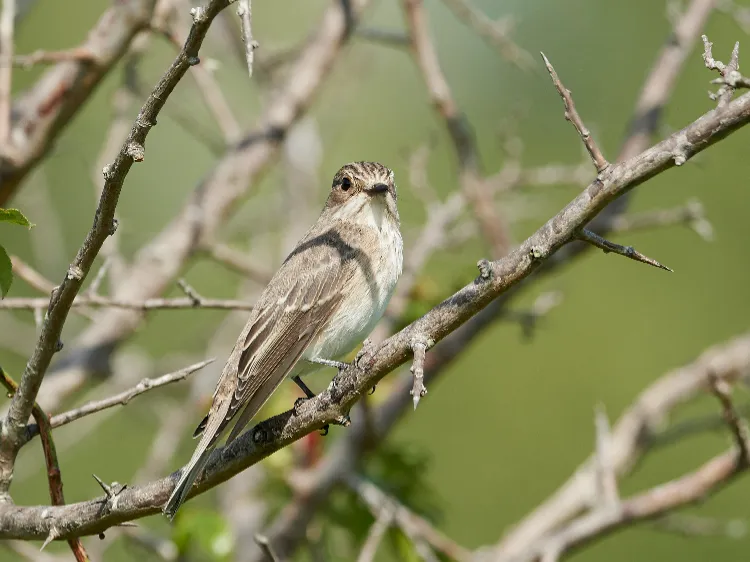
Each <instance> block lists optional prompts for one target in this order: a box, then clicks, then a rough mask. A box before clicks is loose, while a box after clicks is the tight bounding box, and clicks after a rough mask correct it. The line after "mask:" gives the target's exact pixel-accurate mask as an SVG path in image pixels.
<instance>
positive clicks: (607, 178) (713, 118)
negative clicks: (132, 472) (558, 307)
mask: <svg viewBox="0 0 750 562" xmlns="http://www.w3.org/2000/svg"><path fill="white" fill-rule="evenodd" d="M748 122H750V94H745V95H743V96H741V97H739V98H737V99H736V100H734V101H732V102H730V103H729V104H727V105H726V106H724V107H721V108H716V109H714V110H712V111H710V112H708V113H706V114H705V115H703V116H702V117H700V118H699V119H698V120H697V121H695V122H694V123H692V124H690V125H688V126H687V127H685V128H684V129H682V130H681V131H678V132H676V133H675V134H673V135H672V136H670V137H668V138H666V139H665V140H663V141H662V142H660V143H658V144H656V145H654V146H653V147H651V148H649V149H648V150H646V151H644V152H643V153H641V154H639V155H637V156H636V157H634V158H632V159H630V160H627V161H625V162H621V163H618V164H614V165H612V166H610V167H609V168H607V170H606V171H605V172H604V173H602V174H601V175H600V177H599V178H597V179H596V180H595V181H594V182H593V183H592V184H591V185H589V186H588V187H587V188H585V189H584V190H583V191H582V193H581V194H580V195H578V196H577V197H576V198H575V199H574V200H573V201H571V202H570V203H569V204H568V205H567V206H566V207H565V208H564V209H563V210H562V211H560V212H559V213H558V214H557V215H555V216H554V217H552V218H551V219H550V220H549V221H547V223H546V224H544V225H543V226H542V227H541V228H539V230H537V231H536V232H535V233H534V234H532V235H531V236H530V237H529V238H528V239H527V240H526V241H525V242H524V243H522V244H521V245H520V246H519V247H518V248H517V249H516V250H514V251H513V252H511V253H510V254H509V255H508V256H507V257H505V258H502V259H500V260H498V261H495V262H491V263H489V264H488V265H489V267H488V268H487V271H488V275H487V276H486V278H482V277H479V278H477V279H476V280H474V281H472V282H471V283H469V284H468V285H466V286H465V287H463V288H462V289H460V290H459V291H458V292H457V293H455V294H454V295H453V296H451V297H449V298H448V299H446V300H445V301H443V302H442V303H440V304H439V305H438V306H436V307H435V308H434V309H432V310H431V311H429V312H428V313H427V314H425V315H424V316H423V317H422V318H420V319H419V320H417V321H415V322H413V323H412V324H410V325H409V326H407V327H405V328H404V329H402V330H401V331H400V332H398V333H397V334H395V335H393V336H392V337H390V338H389V339H388V340H386V341H385V342H383V344H382V345H381V346H380V347H379V348H378V349H377V350H376V351H375V352H374V353H373V354H372V355H371V357H369V358H368V361H366V362H364V363H366V364H367V368H366V369H362V368H361V367H360V366H359V365H360V364H361V363H363V362H358V363H357V364H356V365H350V366H349V367H347V368H346V369H344V370H342V371H341V372H340V373H339V374H338V375H336V377H335V378H334V379H333V381H332V383H331V384H330V385H329V387H328V388H327V389H326V390H325V391H323V392H322V393H320V394H319V395H317V396H315V397H314V398H311V399H310V400H307V401H305V402H304V403H303V404H301V405H300V406H299V407H298V408H297V411H296V412H294V410H290V411H287V412H284V413H283V414H280V415H278V416H275V417H273V418H271V419H269V420H266V421H264V422H261V423H259V424H257V425H256V426H255V427H254V428H252V429H250V430H249V431H247V432H245V433H244V434H243V435H241V436H240V437H238V438H237V439H236V440H235V441H233V442H232V443H231V444H229V445H228V446H226V447H223V448H218V449H217V450H215V451H214V453H213V454H212V455H211V457H210V459H209V461H208V464H207V466H206V469H205V471H204V473H203V477H202V478H201V479H200V480H198V482H197V484H196V486H195V487H194V488H193V490H192V495H196V494H199V493H202V492H203V491H205V490H207V489H208V488H211V487H214V486H216V485H217V484H219V483H220V482H223V481H225V480H226V479H228V478H230V477H231V476H233V475H235V474H237V473H238V472H240V471H242V470H244V469H245V468H247V467H248V466H250V465H252V464H255V463H256V462H258V461H259V460H261V459H262V458H265V457H266V456H268V455H270V454H271V453H273V452H275V451H277V450H279V449H280V448H282V447H285V446H286V445H288V444H290V443H291V442H293V441H295V440H297V439H299V438H301V437H303V436H304V435H307V434H308V433H310V432H312V431H314V430H316V429H321V428H322V427H323V426H325V425H326V424H329V423H332V422H334V421H335V420H336V419H338V418H339V417H340V416H343V415H345V414H346V413H347V412H348V411H349V410H350V409H351V407H352V406H353V405H354V403H355V402H356V401H357V400H358V399H359V398H360V397H361V396H362V395H363V394H364V393H365V392H367V391H368V390H369V389H371V388H372V387H373V386H375V385H376V384H377V382H378V381H379V380H380V379H382V378H383V377H384V376H385V375H386V374H387V373H389V372H391V371H392V370H393V369H395V368H396V367H398V366H399V365H401V364H403V363H404V362H405V361H406V360H407V359H408V357H409V356H410V350H411V342H412V341H413V339H414V337H416V336H418V335H420V334H424V335H426V336H427V337H429V338H431V339H433V340H434V341H435V342H439V341H440V340H442V339H444V338H445V337H446V336H448V335H449V334H450V333H451V332H453V331H454V330H457V329H458V328H459V327H460V326H461V325H462V324H464V323H465V322H466V321H467V320H469V319H470V318H471V317H472V316H474V315H475V314H477V312H478V311H479V310H480V309H482V308H484V307H486V306H487V305H488V304H489V303H491V302H492V301H493V300H494V299H496V298H497V297H498V296H499V295H501V294H502V293H504V292H506V291H508V290H509V289H511V288H512V287H513V286H515V285H516V284H518V283H519V282H520V281H522V280H523V279H525V278H526V277H527V276H529V275H530V274H531V273H532V272H533V271H534V270H536V269H537V268H538V267H539V266H540V265H541V263H543V262H544V261H545V260H547V259H549V257H550V256H552V255H553V254H554V253H555V252H556V251H557V250H558V249H559V248H561V247H562V246H564V245H565V244H567V243H569V242H571V241H573V240H575V238H576V233H577V232H578V230H580V229H581V228H582V227H583V226H584V225H585V224H587V223H588V222H590V221H591V220H592V219H593V218H594V217H595V216H596V215H597V214H598V213H599V212H600V211H601V210H602V209H603V208H604V207H605V206H606V205H607V204H608V203H610V202H611V201H613V200H615V199H616V198H617V197H619V196H621V195H622V194H624V193H626V192H628V191H629V190H631V189H632V188H634V187H635V186H637V185H640V184H641V183H643V182H645V181H646V180H648V179H650V178H652V177H653V176H655V175H657V174H659V173H663V172H664V171H666V170H668V169H669V168H671V167H673V166H675V161H674V155H675V154H676V153H677V152H678V151H681V152H684V153H687V154H688V155H691V156H692V155H694V154H697V153H699V152H701V151H703V150H705V149H706V148H708V147H709V146H711V145H712V144H713V143H715V142H717V141H719V140H720V139H722V138H725V137H726V136H728V135H729V134H731V133H732V132H734V131H736V130H737V129H739V128H740V127H742V126H743V125H745V124H747V123H748ZM176 478H177V474H174V475H172V476H169V477H167V478H163V479H161V480H158V481H156V482H151V483H149V484H145V485H143V486H134V487H132V488H127V489H126V490H124V491H123V492H122V493H121V494H120V495H119V496H118V501H117V502H116V503H115V504H111V502H109V501H107V500H102V499H97V500H92V501H88V502H81V503H79V504H73V505H69V506H64V507H53V508H45V509H47V517H45V518H42V517H40V510H41V508H38V507H17V506H5V507H4V509H2V510H0V538H3V539H5V538H27V539H33V538H39V537H40V536H42V535H44V534H45V530H46V532H48V531H49V527H50V526H52V525H55V526H57V527H58V528H59V529H61V530H62V532H63V535H62V536H63V537H66V536H68V535H70V536H81V535H86V534H91V533H98V532H101V531H102V530H104V529H106V528H107V527H109V526H112V525H114V524H117V523H119V522H122V521H126V520H130V519H133V518H136V517H142V516H145V515H148V514H151V513H156V512H157V511H159V509H160V508H161V506H162V505H163V503H164V502H165V501H166V499H167V497H168V496H169V494H170V493H171V491H172V488H173V486H174V482H175V480H176ZM103 504H104V505H103Z"/></svg>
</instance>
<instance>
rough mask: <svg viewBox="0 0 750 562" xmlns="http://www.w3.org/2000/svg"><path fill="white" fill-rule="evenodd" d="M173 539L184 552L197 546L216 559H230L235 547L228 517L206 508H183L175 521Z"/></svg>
mask: <svg viewBox="0 0 750 562" xmlns="http://www.w3.org/2000/svg"><path fill="white" fill-rule="evenodd" d="M172 540H174V542H175V544H176V545H177V548H178V549H179V550H180V552H181V553H183V554H186V553H188V552H190V551H192V550H193V549H194V548H196V547H197V548H198V549H199V550H201V551H203V552H204V553H205V554H209V555H211V557H212V559H214V560H229V559H230V556H231V554H232V550H233V549H234V537H233V536H232V530H231V529H230V527H229V524H228V523H227V521H226V519H224V518H223V517H222V516H221V515H220V514H219V513H217V512H215V511H209V510H206V509H190V508H187V509H185V508H183V509H182V510H181V511H180V513H179V515H178V516H177V520H176V521H175V526H174V534H173V536H172Z"/></svg>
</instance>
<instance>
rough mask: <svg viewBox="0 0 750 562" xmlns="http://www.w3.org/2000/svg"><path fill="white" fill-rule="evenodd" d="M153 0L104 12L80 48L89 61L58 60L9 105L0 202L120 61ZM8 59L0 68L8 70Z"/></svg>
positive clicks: (129, 0) (135, 0) (126, 1)
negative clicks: (8, 122) (10, 110)
mask: <svg viewBox="0 0 750 562" xmlns="http://www.w3.org/2000/svg"><path fill="white" fill-rule="evenodd" d="M155 4H156V0H122V1H120V2H115V3H114V4H112V6H111V7H110V8H109V9H108V10H107V11H106V12H104V13H103V14H102V16H101V18H99V21H98V22H97V24H96V25H95V26H94V27H93V28H92V29H91V32H90V33H89V34H88V37H87V39H86V41H85V42H84V43H83V44H81V45H80V46H79V47H78V49H80V50H81V51H86V52H90V53H91V54H92V57H91V58H89V59H87V60H74V61H71V60H62V61H61V62H59V63H57V64H55V65H54V66H53V67H51V68H49V69H48V70H47V71H46V72H45V73H44V74H43V75H42V77H41V78H40V79H39V80H38V81H37V82H36V83H35V84H34V85H33V86H32V87H31V88H30V89H29V90H27V91H26V92H24V93H23V94H22V95H20V96H18V98H17V99H16V101H15V103H14V104H13V122H12V123H11V128H12V132H11V135H10V137H9V139H8V140H9V144H8V145H6V148H7V150H6V153H7V154H6V158H4V159H2V160H0V178H1V181H0V206H3V205H4V203H6V202H7V201H8V200H9V199H10V197H11V196H12V195H13V193H14V192H15V190H16V189H17V188H18V186H19V185H20V183H21V181H22V180H23V179H24V178H25V177H26V174H27V173H28V172H29V171H30V170H31V169H32V168H33V166H34V165H35V164H36V163H37V162H38V161H39V160H41V159H42V158H44V157H45V156H46V154H47V152H48V151H49V150H50V148H51V146H52V145H53V143H54V140H55V139H56V138H57V136H58V134H59V133H60V132H61V131H63V130H64V129H65V125H66V124H67V123H69V122H70V120H71V119H72V118H73V117H74V116H75V115H76V114H77V112H78V111H79V110H80V109H81V107H83V105H84V103H85V102H86V100H87V99H88V97H89V95H90V94H91V93H92V92H93V91H94V90H95V88H96V86H97V85H98V84H99V82H100V81H101V79H102V78H103V77H104V76H105V75H106V74H107V72H109V71H110V70H111V69H112V67H113V66H114V65H115V64H116V63H117V62H118V61H119V60H120V58H121V57H122V55H123V54H125V52H126V51H127V49H128V47H129V45H130V42H131V41H132V40H133V38H134V37H135V36H136V35H137V34H138V32H140V31H142V30H145V29H147V28H148V26H149V24H150V22H151V18H152V17H153V13H154V6H155ZM10 62H11V61H10V60H9V61H8V64H4V65H2V66H3V69H8V71H9V70H10V66H9V65H10Z"/></svg>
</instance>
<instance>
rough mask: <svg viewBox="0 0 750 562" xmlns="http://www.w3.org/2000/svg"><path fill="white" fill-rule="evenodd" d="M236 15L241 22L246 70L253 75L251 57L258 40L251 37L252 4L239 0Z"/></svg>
mask: <svg viewBox="0 0 750 562" xmlns="http://www.w3.org/2000/svg"><path fill="white" fill-rule="evenodd" d="M237 15H238V16H240V22H241V24H242V41H243V42H244V43H245V60H246V61H247V72H248V74H249V76H250V78H252V77H253V59H254V58H255V49H257V48H258V42H257V41H255V40H254V39H253V6H252V3H251V1H250V0H239V2H238V4H237Z"/></svg>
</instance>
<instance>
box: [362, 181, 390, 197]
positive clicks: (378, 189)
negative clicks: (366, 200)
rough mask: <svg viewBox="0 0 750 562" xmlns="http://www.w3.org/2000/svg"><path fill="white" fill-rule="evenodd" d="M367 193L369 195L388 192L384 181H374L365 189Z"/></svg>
mask: <svg viewBox="0 0 750 562" xmlns="http://www.w3.org/2000/svg"><path fill="white" fill-rule="evenodd" d="M367 193H369V194H370V195H378V194H380V193H388V186H387V185H386V184H384V183H376V184H375V185H373V186H371V187H370V188H368V189H367Z"/></svg>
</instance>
